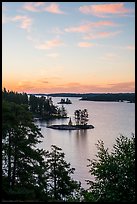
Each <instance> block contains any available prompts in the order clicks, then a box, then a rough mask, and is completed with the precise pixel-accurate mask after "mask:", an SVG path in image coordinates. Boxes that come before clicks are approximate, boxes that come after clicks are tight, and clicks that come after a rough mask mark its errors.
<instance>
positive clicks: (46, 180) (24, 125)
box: [1, 89, 135, 202]
mask: <svg viewBox="0 0 137 204" xmlns="http://www.w3.org/2000/svg"><path fill="white" fill-rule="evenodd" d="M35 99H36V98H34V97H32V98H31V100H32V101H31V100H29V99H28V96H27V94H26V93H22V94H21V93H17V92H13V91H7V90H6V89H3V91H2V194H1V196H2V202H4V201H7V202H8V201H12V202H15V201H16V202H17V201H31V202H32V201H34V202H35V201H43V202H45V201H47V202H62V201H64V202H113V201H117V202H118V201H123V202H125V201H126V202H128V201H129V202H134V201H135V136H134V135H132V137H131V138H130V139H129V138H127V137H124V136H120V137H119V138H117V140H116V144H115V145H114V150H113V152H111V153H109V152H108V149H105V148H104V143H103V141H100V142H99V143H98V144H97V148H98V154H97V159H95V160H93V161H92V160H90V159H88V161H87V164H88V168H89V172H90V174H91V175H92V176H95V178H96V179H95V180H92V179H91V180H89V181H87V184H88V185H89V189H87V190H86V189H83V188H82V187H81V183H80V182H79V181H75V180H74V179H72V174H74V171H75V169H74V168H73V167H71V164H70V163H67V162H66V161H65V154H64V153H63V152H62V149H61V148H60V147H57V146H55V145H52V146H51V150H50V151H47V150H43V149H39V148H37V144H38V143H40V142H41V139H42V137H43V135H42V134H41V131H40V129H39V128H38V127H37V126H36V125H35V123H34V116H36V115H38V116H41V115H42V114H44V117H45V118H46V114H48V113H49V112H48V111H49V110H50V111H51V115H52V114H55V112H54V111H55V110H57V107H56V106H54V104H53V103H52V102H51V99H49V98H43V97H42V99H40V100H38V101H36V100H35ZM47 100H48V101H47ZM30 101H31V102H30ZM40 102H41V103H40ZM32 104H33V105H32ZM44 106H45V108H44ZM44 111H45V112H44ZM47 116H48V115H47Z"/></svg>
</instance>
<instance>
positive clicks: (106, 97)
mask: <svg viewBox="0 0 137 204" xmlns="http://www.w3.org/2000/svg"><path fill="white" fill-rule="evenodd" d="M81 100H87V101H116V102H119V101H120V102H123V101H129V102H131V103H135V93H117V94H112V93H108V94H88V95H84V96H83V97H82V98H81Z"/></svg>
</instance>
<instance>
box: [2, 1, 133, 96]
mask: <svg viewBox="0 0 137 204" xmlns="http://www.w3.org/2000/svg"><path fill="white" fill-rule="evenodd" d="M2 87H3V88H4V87H5V88H6V89H8V90H12V91H17V92H26V93H45V94H46V93H66V92H67V93H106V92H107V93H117V92H134V91H135V2H3V3H2Z"/></svg>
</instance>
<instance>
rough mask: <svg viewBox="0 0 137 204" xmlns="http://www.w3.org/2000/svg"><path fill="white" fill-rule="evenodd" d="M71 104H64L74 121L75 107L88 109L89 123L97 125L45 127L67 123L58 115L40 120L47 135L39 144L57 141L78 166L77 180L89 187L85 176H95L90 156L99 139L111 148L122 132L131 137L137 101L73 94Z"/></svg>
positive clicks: (73, 163)
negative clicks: (95, 99) (83, 98)
mask: <svg viewBox="0 0 137 204" xmlns="http://www.w3.org/2000/svg"><path fill="white" fill-rule="evenodd" d="M60 99H61V98H60V97H53V98H52V100H53V103H54V105H58V106H61V105H60V104H57V102H59V101H60ZM69 99H70V100H71V101H72V104H64V107H65V108H66V110H67V113H68V116H69V117H71V119H72V122H74V111H75V110H77V109H85V108H86V109H87V110H88V114H89V121H88V124H92V125H94V127H95V128H94V129H88V130H55V129H50V128H46V126H47V125H50V124H67V123H68V121H69V118H67V119H55V120H51V121H49V122H48V123H47V122H44V121H42V122H41V121H37V122H36V124H37V125H38V126H39V127H40V128H41V133H42V134H43V136H44V138H43V139H42V143H41V144H39V147H40V148H43V149H45V150H51V148H50V147H51V145H52V144H54V145H56V146H58V147H60V148H62V151H63V152H64V153H65V160H66V161H67V162H70V164H71V167H74V168H75V173H74V175H73V176H72V177H73V178H74V179H75V180H78V181H81V184H82V187H84V188H87V187H88V186H87V184H86V182H85V180H86V179H90V180H91V179H92V177H91V175H90V174H89V172H88V171H89V168H88V167H87V165H88V161H87V159H94V158H96V157H95V155H96V153H97V148H96V145H95V144H96V143H97V141H98V140H103V141H104V144H105V147H106V148H107V147H108V148H109V150H110V151H111V149H112V146H113V144H114V143H115V139H116V138H117V137H118V136H119V135H120V134H123V135H125V136H127V137H131V134H132V133H135V104H134V103H126V102H92V101H80V100H79V98H73V97H72V98H71V97H69Z"/></svg>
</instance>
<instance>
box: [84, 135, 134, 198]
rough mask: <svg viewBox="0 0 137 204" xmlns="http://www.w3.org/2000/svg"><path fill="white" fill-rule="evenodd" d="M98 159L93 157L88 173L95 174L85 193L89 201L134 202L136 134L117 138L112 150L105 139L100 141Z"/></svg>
mask: <svg viewBox="0 0 137 204" xmlns="http://www.w3.org/2000/svg"><path fill="white" fill-rule="evenodd" d="M97 148H98V154H97V159H94V160H90V159H89V165H88V167H90V170H89V172H90V173H91V175H94V176H95V180H94V181H87V183H88V184H89V185H90V188H89V191H88V193H87V192H86V193H85V199H86V201H96V202H97V201H98V202H115V201H116V202H118V201H120V202H128V201H129V202H133V201H135V137H134V135H132V138H131V139H130V138H127V137H125V136H123V135H121V136H120V137H118V138H117V139H116V144H114V146H113V151H112V152H111V153H109V151H108V149H105V147H104V143H103V141H99V142H98V144H97Z"/></svg>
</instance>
